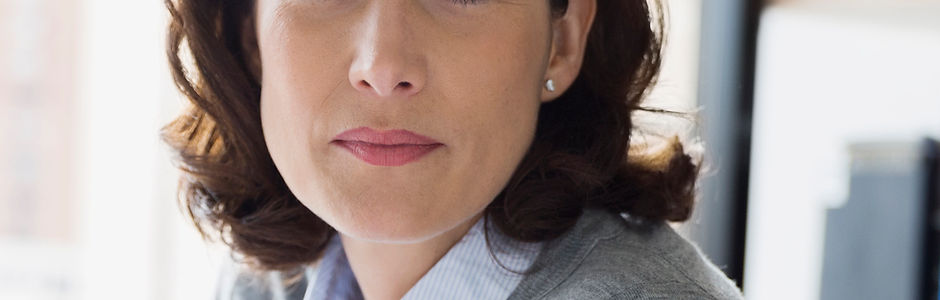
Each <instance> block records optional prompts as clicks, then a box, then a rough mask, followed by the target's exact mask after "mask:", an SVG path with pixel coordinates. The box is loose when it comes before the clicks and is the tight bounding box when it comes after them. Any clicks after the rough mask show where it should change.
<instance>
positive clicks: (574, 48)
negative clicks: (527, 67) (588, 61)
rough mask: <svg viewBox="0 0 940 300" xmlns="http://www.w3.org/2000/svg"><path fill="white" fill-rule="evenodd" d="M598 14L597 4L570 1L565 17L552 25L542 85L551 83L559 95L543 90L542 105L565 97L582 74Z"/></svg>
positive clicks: (557, 19) (586, 0)
mask: <svg viewBox="0 0 940 300" xmlns="http://www.w3.org/2000/svg"><path fill="white" fill-rule="evenodd" d="M596 11H597V2H596V0H569V1H568V10H567V11H566V12H565V14H564V15H563V16H561V17H557V18H555V19H554V20H553V21H552V48H551V51H550V52H549V56H548V69H547V70H546V71H545V78H544V79H543V80H542V84H544V83H545V81H546V80H548V79H551V80H552V82H554V85H555V91H554V92H550V91H548V89H546V88H545V87H544V86H542V96H541V100H542V102H549V101H552V100H555V99H556V98H558V96H561V94H563V93H564V92H565V91H566V90H567V89H568V88H569V87H571V84H572V83H574V80H575V79H576V78H577V77H578V74H579V73H580V72H581V64H582V63H583V61H584V49H585V48H586V47H587V38H588V33H590V31H591V24H593V23H594V15H595V13H596Z"/></svg>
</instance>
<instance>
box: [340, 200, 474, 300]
mask: <svg viewBox="0 0 940 300" xmlns="http://www.w3.org/2000/svg"><path fill="white" fill-rule="evenodd" d="M482 216H483V213H478V214H477V215H474V216H473V217H471V218H469V219H468V220H467V221H465V222H463V223H461V224H458V225H457V226H456V227H454V228H452V229H450V230H448V231H445V232H444V233H441V234H439V235H437V236H435V237H432V238H430V239H427V240H424V241H421V242H417V243H410V244H392V243H381V242H373V241H364V240H359V239H356V238H353V237H350V236H347V235H345V234H342V233H339V235H340V240H341V241H342V243H343V249H344V251H345V252H346V257H347V259H348V260H349V266H350V268H351V269H352V271H353V274H354V275H355V276H356V281H357V282H358V283H359V288H360V289H361V290H362V295H363V296H364V297H365V298H366V299H375V300H380V299H401V298H402V297H404V296H405V294H406V293H408V291H409V290H410V289H411V287H413V286H414V285H415V284H416V283H418V280H420V279H421V277H423V276H424V274H426V273H427V272H428V270H430V269H431V267H433V266H434V264H436V263H437V261H439V260H440V259H441V258H442V257H444V254H447V251H449V250H450V248H452V247H453V246H454V245H455V244H457V242H458V241H460V239H461V238H462V237H463V236H464V235H466V233H467V232H468V231H469V230H470V228H471V227H473V225H474V224H475V223H476V222H477V221H478V220H479V219H480V217H482Z"/></svg>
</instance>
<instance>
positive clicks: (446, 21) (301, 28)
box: [163, 0, 740, 299]
mask: <svg viewBox="0 0 940 300" xmlns="http://www.w3.org/2000/svg"><path fill="white" fill-rule="evenodd" d="M167 5H168V7H169V10H170V12H171V14H172V17H173V18H172V23H171V25H170V28H169V49H168V51H169V53H168V54H169V58H170V61H171V65H172V69H173V71H174V76H175V81H176V83H177V85H178V87H179V88H180V90H181V91H182V92H183V93H184V94H185V95H186V96H187V97H188V98H189V100H190V101H191V102H192V104H193V105H192V106H191V107H190V108H189V109H188V110H187V111H186V112H185V113H184V114H182V115H181V116H179V117H178V118H177V119H176V120H175V121H173V122H172V123H170V124H168V125H167V126H166V127H165V128H164V132H163V137H164V139H165V140H166V141H167V142H168V143H169V144H170V145H171V146H172V147H173V148H174V149H176V150H177V151H178V154H179V157H178V161H179V162H180V167H181V169H182V170H183V171H184V174H185V175H184V177H183V180H182V181H181V201H182V203H184V204H185V206H186V207H187V208H188V211H189V214H190V217H192V219H193V220H194V221H195V223H196V224H197V228H199V230H200V232H201V233H202V234H203V236H207V237H211V236H215V234H214V233H218V236H219V237H221V239H222V240H223V241H224V242H225V243H226V244H227V245H228V246H230V247H231V249H232V250H233V253H235V254H236V255H237V256H238V258H239V260H240V261H241V262H242V263H243V265H245V266H248V267H247V268H246V271H245V272H243V274H242V275H240V276H239V277H237V278H234V279H232V280H231V281H229V282H228V284H229V288H223V289H222V290H221V291H220V293H219V297H220V298H242V299H245V298H253V297H259V298H272V297H273V298H287V299H356V298H367V299H398V298H406V299H455V298H464V299H506V298H510V299H532V298H545V299H581V298H669V299H673V298H715V299H719V298H720V299H724V298H738V297H740V294H739V292H738V291H737V289H736V288H735V287H734V285H733V283H732V282H730V280H728V279H727V278H726V277H724V276H723V275H722V274H721V273H720V271H718V270H717V269H716V268H715V267H714V266H713V265H712V264H711V263H710V262H708V261H707V260H706V259H705V258H703V257H702V256H701V254H700V253H699V252H698V250H697V249H696V248H695V247H694V246H692V245H691V244H690V243H689V242H687V241H686V240H684V239H682V238H681V237H679V236H678V235H676V234H675V232H674V231H672V229H671V228H670V227H669V226H668V225H666V224H665V223H664V222H665V221H683V220H686V219H687V218H688V217H689V215H690V213H691V209H692V203H693V197H694V184H695V180H696V177H697V172H698V168H697V167H696V165H695V163H693V162H692V160H691V158H690V157H689V156H688V155H686V154H685V153H684V152H683V150H682V146H681V144H680V143H679V142H674V143H672V144H671V146H670V147H667V148H666V150H664V151H661V152H658V153H647V154H645V155H644V154H640V153H635V152H636V151H628V150H629V148H630V136H631V132H632V130H633V126H632V124H633V123H632V120H631V115H632V113H633V112H635V111H637V110H641V109H643V108H641V106H640V102H641V100H642V99H643V98H644V96H645V94H646V92H647V91H648V90H649V89H650V87H651V86H652V85H653V83H654V82H655V78H656V75H657V73H658V70H659V65H660V50H661V38H662V35H661V30H662V27H661V26H659V27H657V26H653V25H654V24H656V25H661V24H662V18H661V14H660V13H659V12H660V11H661V10H659V9H657V8H659V4H658V3H655V2H654V5H652V6H650V5H649V4H648V3H647V2H646V1H634V0H622V1H613V0H608V1H595V0H571V1H566V0H519V1H501V0H381V1H379V0H256V1H247V0H246V1H207V0H177V1H172V0H167ZM181 46H187V47H188V49H189V51H191V55H192V59H193V61H192V66H191V68H189V69H187V68H186V67H185V66H184V65H185V64H184V63H183V61H184V60H183V58H182V57H181V56H182V55H183V54H185V52H184V51H181ZM184 50H185V49H184ZM265 274H266V275H265ZM258 275H264V276H258ZM265 276H266V278H268V279H271V280H267V281H257V282H249V281H248V278H256V277H265Z"/></svg>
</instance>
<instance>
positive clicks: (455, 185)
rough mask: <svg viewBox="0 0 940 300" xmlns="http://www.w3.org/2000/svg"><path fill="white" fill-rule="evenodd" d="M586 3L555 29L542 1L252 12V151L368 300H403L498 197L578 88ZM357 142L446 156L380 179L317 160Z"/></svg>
mask: <svg viewBox="0 0 940 300" xmlns="http://www.w3.org/2000/svg"><path fill="white" fill-rule="evenodd" d="M594 1H595V0H572V1H570V5H569V9H568V13H567V14H566V15H565V16H564V17H560V18H552V17H551V14H550V11H549V4H548V1H547V0H516V1H498V0H485V1H478V3H476V4H459V3H454V2H452V0H257V3H256V7H255V16H254V17H255V20H254V21H255V22H254V24H255V25H254V27H252V28H251V29H250V30H249V31H248V32H247V33H246V34H254V38H256V39H257V42H258V46H259V47H258V50H259V52H257V53H253V54H252V55H253V56H254V59H255V61H257V64H259V66H258V70H256V71H257V72H258V73H259V74H260V77H261V82H262V95H261V120H262V126H263V130H264V136H265V142H266V143H267V146H268V148H269V151H270V153H271V157H272V159H273V160H274V163H275V165H276V166H277V168H278V171H279V172H280V173H281V175H282V176H283V178H284V180H285V181H286V183H287V185H288V187H289V188H290V190H291V192H293V193H294V195H295V196H296V197H297V198H298V199H299V200H300V201H301V202H302V203H303V204H304V205H305V206H306V207H308V208H309V209H310V210H311V211H312V212H313V213H315V214H316V215H317V216H319V217H320V218H322V219H323V220H324V221H325V222H327V223H328V224H330V225H331V226H333V227H334V228H335V229H336V230H337V231H338V232H339V234H340V238H341V241H342V243H343V247H344V249H345V251H346V255H347V257H348V258H349V262H350V266H351V267H352V270H353V273H354V274H355V276H356V279H357V281H358V282H359V285H360V288H361V289H362V291H363V294H364V295H365V296H366V298H368V299H399V298H401V297H402V296H403V295H404V294H405V293H407V291H408V290H409V289H410V288H411V287H412V286H414V284H415V283H416V282H417V281H418V280H419V279H420V278H421V277H422V276H423V275H424V274H425V273H426V272H427V271H428V270H429V269H430V268H431V267H432V266H433V265H434V264H435V263H436V262H437V261H438V260H440V258H441V257H443V256H444V254H445V253H446V252H447V251H448V250H449V249H450V248H451V247H452V246H453V245H454V244H456V242H457V241H459V240H460V238H461V237H462V236H463V235H464V234H465V233H466V232H467V231H468V230H469V229H470V227H471V226H472V225H473V224H474V223H475V222H476V221H477V220H479V218H480V217H481V216H482V212H483V209H484V208H485V207H486V206H487V205H488V204H489V203H490V202H491V201H492V200H493V199H494V197H495V196H496V195H497V194H498V193H499V192H500V191H501V190H502V189H503V188H504V186H505V185H506V183H507V182H508V180H509V178H510V176H511V175H512V173H513V171H514V170H515V168H516V167H517V166H518V164H519V162H520V161H521V160H522V158H523V156H524V155H525V153H526V150H527V149H528V148H529V146H530V145H531V143H532V139H533V137H534V134H535V125H536V122H537V115H538V109H539V107H540V105H541V104H543V103H545V102H548V101H551V100H553V99H555V98H557V97H558V96H559V95H560V94H561V93H562V92H564V90H565V89H567V88H568V87H569V86H570V85H571V83H572V82H573V81H574V79H575V77H576V76H577V74H578V71H579V69H580V67H581V63H582V61H583V55H584V47H585V44H586V38H587V32H588V30H589V29H590V24H591V23H592V21H593V18H594V14H595V9H596V3H595V2H594ZM251 30H253V32H252V31H251ZM549 78H551V79H553V81H554V82H555V87H556V90H555V92H549V91H548V90H547V89H545V88H544V87H545V80H546V79H549ZM361 126H367V127H371V128H374V129H377V130H389V129H405V130H409V131H412V132H415V133H418V134H421V135H424V136H428V137H431V138H433V139H436V140H438V141H440V142H441V143H443V144H444V146H443V147H440V148H438V149H437V150H435V151H433V152H431V153H430V154H428V155H426V156H424V157H423V158H421V159H420V160H418V161H415V162H412V163H409V164H406V165H402V166H397V167H382V166H374V165H370V164H367V163H365V162H363V161H361V160H359V159H357V158H356V157H355V156H353V155H351V154H350V153H348V152H346V151H344V150H342V149H341V148H339V147H337V146H335V145H333V144H330V142H331V141H332V140H333V138H334V137H335V136H336V135H337V134H339V133H341V132H343V131H345V130H348V129H353V128H357V127H361Z"/></svg>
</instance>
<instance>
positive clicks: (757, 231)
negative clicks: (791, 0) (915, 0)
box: [744, 3, 940, 299]
mask: <svg viewBox="0 0 940 300" xmlns="http://www.w3.org/2000/svg"><path fill="white" fill-rule="evenodd" d="M761 22H762V23H761V26H762V27H761V32H760V35H759V47H758V61H757V65H758V67H757V75H756V76H757V78H756V95H755V106H754V128H753V148H752V152H751V155H752V166H751V177H750V195H749V197H750V203H749V206H748V222H747V245H746V251H747V254H746V256H747V257H746V261H745V272H744V273H745V276H746V278H745V280H744V282H745V286H744V292H745V295H746V296H747V297H748V298H749V299H817V298H818V297H819V288H820V277H821V275H820V274H821V272H822V250H823V248H822V245H823V243H822V242H823V232H824V228H823V226H824V224H825V220H824V218H825V209H826V208H827V207H837V206H838V205H841V204H842V203H843V202H844V201H845V199H846V197H847V195H846V194H847V190H848V161H849V158H848V145H849V144H850V143H852V142H859V141H872V140H884V139H887V140H888V141H912V142H913V141H917V140H918V138H920V137H923V136H925V135H932V136H934V137H940V55H938V53H940V6H938V5H904V6H902V5H900V4H897V3H894V4H879V5H864V6H863V5H857V4H852V5H845V4H843V5H841V6H840V5H832V4H828V5H827V4H814V5H793V6H772V7H770V8H769V9H768V10H767V11H766V12H765V13H764V15H763V17H762V20H761Z"/></svg>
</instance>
